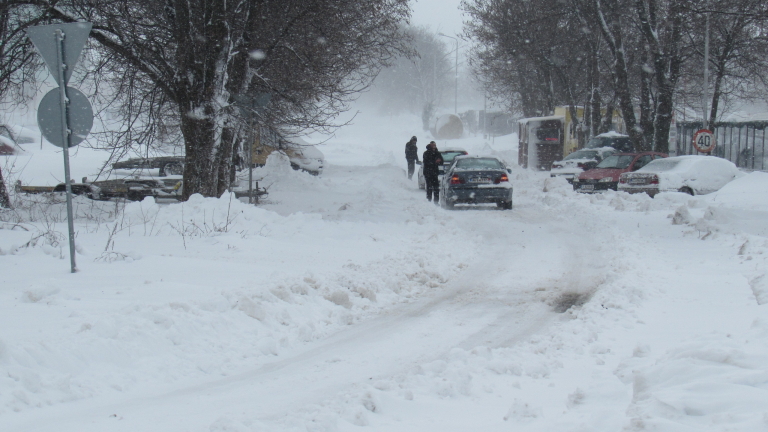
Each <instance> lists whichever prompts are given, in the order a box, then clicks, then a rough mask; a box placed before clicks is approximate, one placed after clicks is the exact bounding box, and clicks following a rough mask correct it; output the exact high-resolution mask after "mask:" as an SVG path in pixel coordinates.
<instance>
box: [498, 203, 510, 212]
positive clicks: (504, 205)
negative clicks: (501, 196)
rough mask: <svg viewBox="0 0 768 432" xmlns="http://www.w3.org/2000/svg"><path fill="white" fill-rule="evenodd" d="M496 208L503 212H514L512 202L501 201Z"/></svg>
mask: <svg viewBox="0 0 768 432" xmlns="http://www.w3.org/2000/svg"><path fill="white" fill-rule="evenodd" d="M496 206H497V207H499V208H501V209H502V210H512V201H499V202H497V203H496Z"/></svg>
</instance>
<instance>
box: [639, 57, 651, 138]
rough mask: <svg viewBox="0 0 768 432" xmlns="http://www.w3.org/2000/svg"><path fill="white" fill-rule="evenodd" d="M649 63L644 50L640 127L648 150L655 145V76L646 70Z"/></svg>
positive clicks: (641, 74)
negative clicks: (652, 91) (652, 96)
mask: <svg viewBox="0 0 768 432" xmlns="http://www.w3.org/2000/svg"><path fill="white" fill-rule="evenodd" d="M647 61H648V53H647V52H646V51H645V50H643V53H642V55H641V59H640V63H641V68H640V127H641V128H642V130H643V143H644V144H645V147H646V148H649V149H650V148H651V146H652V145H653V130H654V125H653V119H654V112H653V111H654V110H653V105H652V104H651V85H652V83H651V81H652V80H653V74H652V73H650V72H648V71H647V70H646V64H647Z"/></svg>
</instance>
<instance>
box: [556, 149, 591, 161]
mask: <svg viewBox="0 0 768 432" xmlns="http://www.w3.org/2000/svg"><path fill="white" fill-rule="evenodd" d="M596 158H597V151H595V150H579V151H575V152H573V153H571V154H569V155H568V156H566V157H565V159H564V160H573V159H596Z"/></svg>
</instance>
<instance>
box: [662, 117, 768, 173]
mask: <svg viewBox="0 0 768 432" xmlns="http://www.w3.org/2000/svg"><path fill="white" fill-rule="evenodd" d="M699 129H702V123H701V122H683V123H677V149H676V154H677V155H695V154H702V153H700V152H698V151H697V150H696V148H695V147H694V146H693V135H694V134H695V133H696V131H698V130H699ZM766 129H768V121H748V122H718V123H715V125H714V127H713V128H710V130H711V131H712V132H713V133H714V134H715V142H716V143H717V145H716V147H715V150H714V151H713V152H712V154H713V155H714V156H718V157H721V158H724V159H728V160H729V161H731V162H733V163H735V164H736V166H738V167H739V168H744V169H748V170H758V171H768V154H766V151H765V150H766V144H767V143H766V141H768V137H766V132H767V131H766Z"/></svg>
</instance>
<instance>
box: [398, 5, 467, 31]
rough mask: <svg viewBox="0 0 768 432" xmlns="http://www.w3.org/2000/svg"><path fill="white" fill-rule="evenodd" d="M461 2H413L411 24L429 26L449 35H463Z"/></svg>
mask: <svg viewBox="0 0 768 432" xmlns="http://www.w3.org/2000/svg"><path fill="white" fill-rule="evenodd" d="M460 3H461V0H412V2H411V6H412V7H413V17H412V18H411V23H412V24H413V25H418V26H428V27H429V28H431V29H432V30H433V31H439V32H443V33H445V34H447V35H451V36H453V35H454V34H461V26H462V21H463V19H464V18H463V16H462V13H461V11H460V10H459V4H460Z"/></svg>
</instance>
